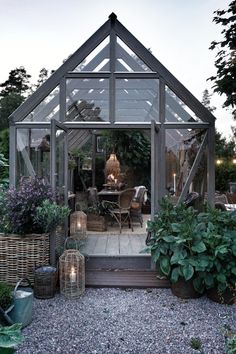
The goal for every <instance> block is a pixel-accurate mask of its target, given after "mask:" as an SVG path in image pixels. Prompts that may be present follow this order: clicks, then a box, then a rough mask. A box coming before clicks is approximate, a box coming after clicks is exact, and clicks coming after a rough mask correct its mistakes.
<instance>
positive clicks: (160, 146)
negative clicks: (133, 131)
mask: <svg viewBox="0 0 236 354" xmlns="http://www.w3.org/2000/svg"><path fill="white" fill-rule="evenodd" d="M159 119H160V123H161V126H160V129H159V132H158V139H157V176H158V183H157V186H156V188H157V202H158V205H157V210H158V209H159V201H160V200H161V199H162V198H163V197H164V196H165V194H166V133H165V125H164V123H165V83H164V81H163V80H162V79H160V80H159Z"/></svg>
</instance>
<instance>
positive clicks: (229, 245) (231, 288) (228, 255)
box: [198, 208, 236, 304]
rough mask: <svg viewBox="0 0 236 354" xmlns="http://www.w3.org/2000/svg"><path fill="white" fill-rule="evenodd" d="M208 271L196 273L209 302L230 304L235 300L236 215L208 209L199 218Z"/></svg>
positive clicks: (235, 212) (235, 213)
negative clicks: (204, 288) (205, 290)
mask: <svg viewBox="0 0 236 354" xmlns="http://www.w3.org/2000/svg"><path fill="white" fill-rule="evenodd" d="M198 222H199V224H201V228H202V230H203V232H202V237H203V242H204V244H205V246H206V254H207V257H208V267H207V268H206V269H205V271H204V272H201V273H199V278H200V279H201V282H203V284H204V286H205V287H206V289H208V290H207V294H208V296H209V298H211V299H212V300H213V301H217V302H221V303H227V304H232V303H234V302H235V300H236V211H234V212H227V211H221V210H218V209H212V208H207V210H206V212H204V213H200V214H199V215H198Z"/></svg>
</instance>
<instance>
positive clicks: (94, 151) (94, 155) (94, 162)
mask: <svg viewBox="0 0 236 354" xmlns="http://www.w3.org/2000/svg"><path fill="white" fill-rule="evenodd" d="M96 139H97V135H96V134H95V132H93V134H92V187H95V180H96Z"/></svg>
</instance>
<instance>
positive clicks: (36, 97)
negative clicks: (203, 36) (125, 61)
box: [10, 13, 215, 123]
mask: <svg viewBox="0 0 236 354" xmlns="http://www.w3.org/2000/svg"><path fill="white" fill-rule="evenodd" d="M109 35H110V41H112V38H114V36H117V37H119V38H120V39H121V40H122V41H123V42H124V43H125V44H126V45H127V46H128V47H129V48H130V49H131V50H132V51H133V52H134V53H135V55H137V56H138V57H139V58H140V59H141V60H142V61H143V62H144V63H145V64H146V65H147V66H148V67H149V68H150V69H151V70H152V71H153V72H154V73H157V75H158V77H159V78H160V79H161V80H162V81H163V82H164V83H165V84H166V85H167V86H168V87H169V88H170V89H171V90H172V91H173V92H174V93H175V94H176V95H177V96H178V97H179V98H180V99H181V100H182V101H183V102H184V103H185V104H186V105H187V106H188V107H189V108H190V109H191V110H192V111H193V112H194V113H195V114H196V115H197V116H198V117H199V118H200V119H201V120H202V121H203V122H208V123H213V122H214V120H215V117H214V116H213V114H212V113H211V112H209V111H208V110H207V109H206V108H205V107H204V106H203V105H202V103H201V102H199V101H198V100H197V98H196V97H194V96H193V95H192V94H191V92H190V91H189V90H187V89H186V88H185V87H184V86H183V85H182V84H181V82H180V81H178V80H177V79H176V78H175V77H174V75H172V74H171V73H170V72H169V71H168V70H167V69H166V68H165V67H164V65H162V64H161V63H160V61H158V59H156V58H155V57H154V55H153V54H152V53H151V52H150V51H149V50H148V49H146V48H145V47H144V46H143V45H142V43H140V42H139V41H138V40H137V39H136V38H135V37H134V36H133V35H132V34H131V33H130V32H129V31H128V30H127V29H126V28H125V27H124V26H123V25H122V24H121V23H120V22H119V21H118V20H117V17H116V15H115V14H114V13H112V14H111V15H110V16H109V19H108V20H107V21H106V22H105V23H104V24H103V25H102V26H101V27H100V28H99V29H98V30H97V31H96V32H95V33H94V34H93V35H92V36H91V37H90V38H89V39H88V40H87V41H86V42H85V43H84V44H83V45H82V46H81V47H80V48H79V49H78V50H76V52H75V53H74V54H72V55H71V56H70V57H69V58H68V59H67V60H66V61H65V62H64V63H63V64H62V65H61V66H60V67H59V68H58V69H57V70H56V71H55V72H54V73H53V74H52V75H51V76H50V78H49V79H48V80H47V81H46V82H44V83H43V84H42V86H40V87H39V88H38V89H37V90H36V91H35V92H34V93H33V94H32V95H31V96H30V97H29V98H28V99H27V100H26V101H25V102H24V103H22V105H21V106H20V107H18V108H17V109H16V110H15V111H14V112H13V113H12V114H11V116H10V119H11V120H12V121H14V122H17V121H21V120H23V119H24V118H25V117H26V116H27V115H28V114H29V113H30V112H31V111H32V110H33V109H34V108H35V107H36V106H37V105H38V104H39V103H40V102H41V101H42V100H43V99H44V98H45V97H47V96H48V95H49V94H50V92H51V91H52V90H53V89H55V87H56V86H57V85H59V84H60V82H61V80H62V79H63V78H64V76H65V75H66V74H67V73H68V72H71V71H73V70H74V69H75V68H76V67H77V66H78V64H80V63H81V62H82V61H83V60H84V59H85V58H86V57H87V56H88V55H89V54H90V53H91V52H92V51H93V50H95V48H96V47H97V46H98V45H99V44H100V43H101V42H102V41H103V40H104V39H105V38H106V37H107V36H109ZM110 53H111V55H112V45H111V48H110Z"/></svg>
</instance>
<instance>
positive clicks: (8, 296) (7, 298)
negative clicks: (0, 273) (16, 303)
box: [0, 282, 13, 311]
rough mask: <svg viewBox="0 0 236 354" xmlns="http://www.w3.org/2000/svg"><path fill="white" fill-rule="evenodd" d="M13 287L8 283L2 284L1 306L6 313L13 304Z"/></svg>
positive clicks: (0, 291)
mask: <svg viewBox="0 0 236 354" xmlns="http://www.w3.org/2000/svg"><path fill="white" fill-rule="evenodd" d="M12 290H13V289H12V286H10V285H8V284H7V283H3V282H1V283H0V306H1V308H2V309H3V310H4V311H6V310H7V309H8V308H9V306H10V305H11V303H12V299H13V295H12Z"/></svg>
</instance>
